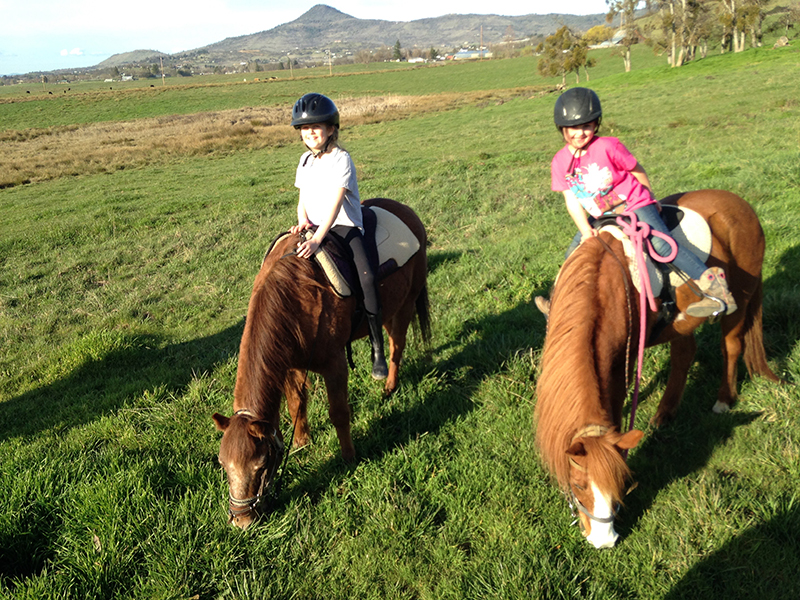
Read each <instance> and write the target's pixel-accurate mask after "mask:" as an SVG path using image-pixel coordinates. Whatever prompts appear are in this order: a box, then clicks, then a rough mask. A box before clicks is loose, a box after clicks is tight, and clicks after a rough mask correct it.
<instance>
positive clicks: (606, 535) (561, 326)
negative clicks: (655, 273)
mask: <svg viewBox="0 0 800 600" xmlns="http://www.w3.org/2000/svg"><path fill="white" fill-rule="evenodd" d="M662 203H664V204H677V205H678V206H682V207H686V208H690V209H693V210H695V211H696V212H698V213H700V214H701V215H702V216H703V217H704V218H705V220H706V221H707V222H708V224H709V226H710V227H711V232H712V248H711V256H710V257H709V259H708V265H709V266H719V267H723V268H724V269H725V272H726V274H727V277H728V285H729V287H730V290H731V292H732V293H733V296H734V298H735V300H736V303H737V305H738V310H736V311H735V312H734V313H732V314H730V315H726V316H723V317H722V319H721V326H722V358H723V363H724V373H723V375H722V385H721V386H720V388H719V393H718V396H717V402H716V404H715V405H714V407H713V410H714V412H717V413H721V412H726V411H728V410H730V407H731V405H732V404H733V403H734V401H735V399H736V371H737V360H738V358H739V356H740V355H741V354H742V351H744V361H745V364H746V366H747V370H748V372H749V373H750V375H751V376H753V375H761V376H763V377H766V378H768V379H771V380H772V381H776V382H777V381H781V380H780V379H779V378H778V377H777V376H776V375H775V374H774V373H773V372H772V370H771V369H770V368H769V366H768V365H767V361H766V355H765V352H764V342H763V337H762V335H763V334H762V313H761V300H762V282H761V263H762V260H763V258H764V232H763V230H762V229H761V225H760V223H759V221H758V217H757V216H756V214H755V212H754V211H753V209H752V208H751V207H750V205H749V204H747V202H745V201H744V200H743V199H742V198H740V197H739V196H736V195H734V194H731V193H729V192H724V191H720V190H700V191H695V192H689V193H686V194H677V195H674V196H670V197H669V198H666V199H665V200H664V201H662ZM626 264H627V262H626V260H625V256H624V252H623V248H622V244H621V242H619V241H618V240H616V239H615V238H614V237H612V236H611V235H610V234H609V233H601V234H600V236H599V237H595V238H590V239H589V240H587V241H586V242H584V243H583V244H581V245H580V246H579V247H578V249H577V250H576V251H575V252H574V253H573V254H572V255H571V256H570V257H569V258H568V259H567V261H566V262H565V263H564V265H563V267H562V268H561V271H560V272H559V275H558V279H557V282H556V285H555V288H554V290H553V294H552V297H551V309H550V315H549V321H548V331H547V337H546V339H545V343H544V351H543V356H542V366H541V374H540V377H539V380H538V383H537V404H536V421H537V423H536V443H537V446H538V449H539V453H540V455H541V457H542V460H543V462H544V464H545V466H546V468H547V469H548V470H549V471H550V473H551V474H552V475H553V476H554V477H555V479H556V481H557V482H558V485H559V486H560V487H561V489H562V490H563V491H564V492H565V493H566V495H567V497H568V498H569V499H570V503H571V504H572V505H573V506H574V507H575V508H577V510H578V511H579V513H578V516H579V518H580V524H581V529H582V530H583V532H584V535H585V536H586V537H587V539H588V540H589V542H590V543H592V544H593V545H594V546H595V547H597V548H605V547H611V546H613V545H614V543H615V542H616V540H617V537H618V536H617V533H616V532H615V531H614V516H615V511H616V508H617V507H618V506H619V505H621V504H622V498H623V496H624V494H625V488H624V486H625V485H626V480H627V479H628V478H629V477H630V475H631V472H630V469H629V468H628V466H627V464H626V463H625V458H624V455H625V451H626V450H628V449H630V448H633V447H634V446H636V444H637V443H638V442H639V440H641V438H642V435H643V433H642V432H641V431H638V430H636V429H633V430H630V431H627V432H626V433H622V431H623V430H622V409H623V404H624V402H625V396H626V392H627V384H628V382H629V381H630V380H631V377H632V374H633V367H634V363H635V357H636V345H637V343H638V342H637V340H638V338H639V330H640V313H639V296H638V292H637V291H636V289H635V288H634V286H633V284H632V282H631V275H630V273H629V270H628V269H627V268H623V267H622V265H626ZM626 296H627V297H626ZM695 299H696V296H694V294H693V293H692V292H691V291H690V290H689V286H687V285H682V286H680V287H679V288H677V290H676V305H677V308H678V310H679V311H680V313H679V314H678V315H677V318H676V319H675V320H674V321H673V322H672V323H671V324H670V325H669V326H667V327H666V329H664V330H663V331H661V332H660V333H657V337H656V339H654V340H650V333H651V332H652V329H653V326H654V325H655V323H656V321H657V315H656V314H653V313H652V312H650V311H649V310H648V314H647V320H646V323H647V325H646V327H647V332H646V333H647V337H646V339H648V340H650V341H649V342H648V345H657V344H664V343H669V344H670V363H671V364H670V373H669V379H668V382H667V387H666V389H665V391H664V396H663V398H662V399H661V402H660V404H659V405H658V409H657V411H656V414H655V416H654V417H653V419H652V422H653V424H654V425H656V426H659V425H662V424H664V423H666V422H668V421H670V420H671V419H672V418H673V417H674V416H675V415H676V413H677V411H678V405H679V403H680V401H681V397H682V396H683V392H684V388H685V386H686V377H687V373H688V370H689V367H690V366H691V364H692V361H693V360H694V355H695V350H696V343H695V339H694V335H693V332H694V330H695V329H696V328H697V327H698V326H700V325H701V324H702V323H703V322H704V321H705V320H706V319H699V318H694V317H690V316H688V315H686V314H685V313H684V312H683V311H684V309H685V308H686V306H688V305H689V304H691V303H692V302H693V301H694V300H695Z"/></svg>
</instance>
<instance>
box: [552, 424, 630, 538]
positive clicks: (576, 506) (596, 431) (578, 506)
mask: <svg viewBox="0 0 800 600" xmlns="http://www.w3.org/2000/svg"><path fill="white" fill-rule="evenodd" d="M608 431H609V427H607V426H605V425H587V426H586V427H584V428H583V429H581V430H579V431H578V433H576V434H575V435H574V436H572V440H571V441H570V446H571V445H572V443H573V442H574V441H575V440H576V439H578V438H582V437H603V436H604V435H605V434H606V433H608ZM569 464H570V465H572V466H573V467H575V468H576V469H577V470H578V471H581V472H582V473H587V472H588V471H587V469H586V467H584V466H582V465H579V464H578V463H577V462H576V461H575V460H574V459H573V458H572V457H569ZM573 486H574V487H577V488H578V489H581V488H580V486H578V485H577V484H574V483H570V490H569V493H566V492H565V495H566V496H567V503H568V504H569V509H570V512H571V513H572V516H573V517H574V518H575V520H574V521H573V522H572V523H571V524H572V525H575V523H577V524H578V525H579V526H580V528H581V531H583V523H581V520H580V519H579V518H577V517H578V513H577V512H576V510H578V511H580V512H582V513H583V514H584V515H586V517H588V518H589V520H591V521H595V522H596V523H613V522H614V519H615V518H616V515H617V510H619V506H617V507H616V508H615V509H614V510H612V511H611V515H610V516H608V517H598V516H596V515H594V514H592V513H591V512H589V509H588V508H586V507H585V506H584V505H583V504H582V503H581V501H580V500H578V496H576V495H575V492H574V491H573V489H572V487H573Z"/></svg>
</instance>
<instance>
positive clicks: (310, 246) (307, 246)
mask: <svg viewBox="0 0 800 600" xmlns="http://www.w3.org/2000/svg"><path fill="white" fill-rule="evenodd" d="M317 248H319V242H318V241H316V240H315V239H314V238H313V237H312V238H311V239H310V240H307V241H305V242H302V243H301V244H297V256H299V257H300V258H311V257H312V256H313V255H314V252H316V251H317Z"/></svg>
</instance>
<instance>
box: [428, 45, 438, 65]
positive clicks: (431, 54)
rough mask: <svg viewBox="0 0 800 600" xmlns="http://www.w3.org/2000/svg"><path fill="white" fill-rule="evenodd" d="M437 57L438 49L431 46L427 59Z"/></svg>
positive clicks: (431, 59)
mask: <svg viewBox="0 0 800 600" xmlns="http://www.w3.org/2000/svg"><path fill="white" fill-rule="evenodd" d="M438 58H439V51H438V50H437V49H436V48H434V47H433V46H431V49H430V50H428V60H430V61H434V60H436V59H438Z"/></svg>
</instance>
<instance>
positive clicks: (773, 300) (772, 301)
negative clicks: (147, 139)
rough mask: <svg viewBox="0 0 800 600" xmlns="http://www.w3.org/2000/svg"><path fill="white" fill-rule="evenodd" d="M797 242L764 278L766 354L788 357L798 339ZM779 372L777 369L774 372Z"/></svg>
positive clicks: (799, 266)
mask: <svg viewBox="0 0 800 600" xmlns="http://www.w3.org/2000/svg"><path fill="white" fill-rule="evenodd" d="M798 289H800V245H797V246H794V247H793V248H789V249H788V250H787V251H786V252H784V253H783V255H782V256H781V257H780V259H779V260H778V264H777V266H776V269H775V274H774V275H772V276H771V277H770V278H769V279H767V280H765V281H764V303H763V304H764V346H765V347H766V349H767V358H768V359H774V360H777V361H779V364H780V370H783V371H785V370H786V364H787V359H788V358H789V356H790V355H791V354H792V352H793V351H794V348H795V346H796V345H797V342H798V340H800V295H799V294H798ZM777 374H778V375H780V373H777Z"/></svg>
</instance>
